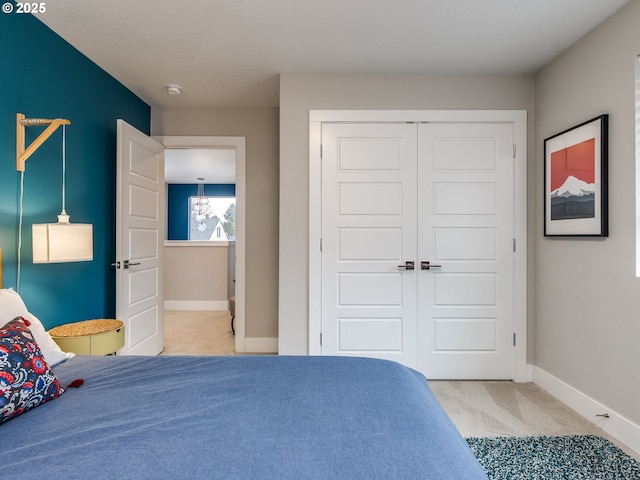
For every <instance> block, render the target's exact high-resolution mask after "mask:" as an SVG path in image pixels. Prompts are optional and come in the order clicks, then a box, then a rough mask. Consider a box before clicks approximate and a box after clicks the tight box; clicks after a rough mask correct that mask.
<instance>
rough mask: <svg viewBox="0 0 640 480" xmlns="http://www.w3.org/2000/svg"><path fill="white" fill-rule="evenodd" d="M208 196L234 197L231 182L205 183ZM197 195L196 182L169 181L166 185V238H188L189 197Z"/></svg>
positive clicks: (234, 187)
mask: <svg viewBox="0 0 640 480" xmlns="http://www.w3.org/2000/svg"><path fill="white" fill-rule="evenodd" d="M204 194H205V195H206V196H208V197H235V196H236V186H235V184H232V183H217V184H209V183H208V184H205V185H204ZM196 195H198V184H196V183H193V184H188V183H185V184H181V183H180V184H179V183H170V184H169V185H167V239H168V240H189V197H194V196H196Z"/></svg>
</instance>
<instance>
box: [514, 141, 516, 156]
mask: <svg viewBox="0 0 640 480" xmlns="http://www.w3.org/2000/svg"><path fill="white" fill-rule="evenodd" d="M513 158H516V144H515V143H514V144H513Z"/></svg>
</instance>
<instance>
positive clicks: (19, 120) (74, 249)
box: [16, 113, 93, 283]
mask: <svg viewBox="0 0 640 480" xmlns="http://www.w3.org/2000/svg"><path fill="white" fill-rule="evenodd" d="M70 124H71V122H70V121H69V120H66V119H64V118H57V119H54V120H49V119H46V118H25V116H24V115H23V114H21V113H18V114H17V115H16V168H17V170H18V171H19V172H22V174H23V175H24V171H25V163H26V161H27V159H28V158H29V157H30V156H31V155H32V154H33V153H34V152H35V151H36V150H37V149H38V148H39V147H40V146H41V145H42V144H43V143H44V142H45V141H46V140H47V139H48V138H49V137H50V136H51V135H52V134H53V132H55V131H56V130H57V129H58V127H60V126H62V211H61V212H60V215H58V222H57V223H44V224H34V225H33V226H32V234H33V237H32V241H33V263H61V262H82V261H88V260H93V225H90V224H82V223H71V222H70V221H69V215H67V212H66V211H65V177H66V129H65V127H66V125H70ZM43 125H47V128H46V129H45V130H44V131H43V132H42V133H41V134H40V135H39V136H38V137H37V138H36V139H35V140H34V141H33V142H32V143H31V144H30V145H29V146H28V147H26V148H25V127H33V126H43ZM21 197H22V195H21ZM21 211H22V206H21ZM18 283H19V280H18Z"/></svg>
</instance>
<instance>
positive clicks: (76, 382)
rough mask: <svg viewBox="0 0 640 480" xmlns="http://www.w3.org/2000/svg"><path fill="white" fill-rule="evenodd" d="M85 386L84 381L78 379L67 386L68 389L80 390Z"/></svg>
mask: <svg viewBox="0 0 640 480" xmlns="http://www.w3.org/2000/svg"><path fill="white" fill-rule="evenodd" d="M82 384H84V380H83V379H82V378H76V379H75V380H74V381H73V382H71V383H70V384H69V385H67V388H79V387H80V386H82Z"/></svg>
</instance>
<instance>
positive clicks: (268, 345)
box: [244, 337, 278, 353]
mask: <svg viewBox="0 0 640 480" xmlns="http://www.w3.org/2000/svg"><path fill="white" fill-rule="evenodd" d="M244 351H245V353H278V339H277V338H260V337H245V339H244Z"/></svg>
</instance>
